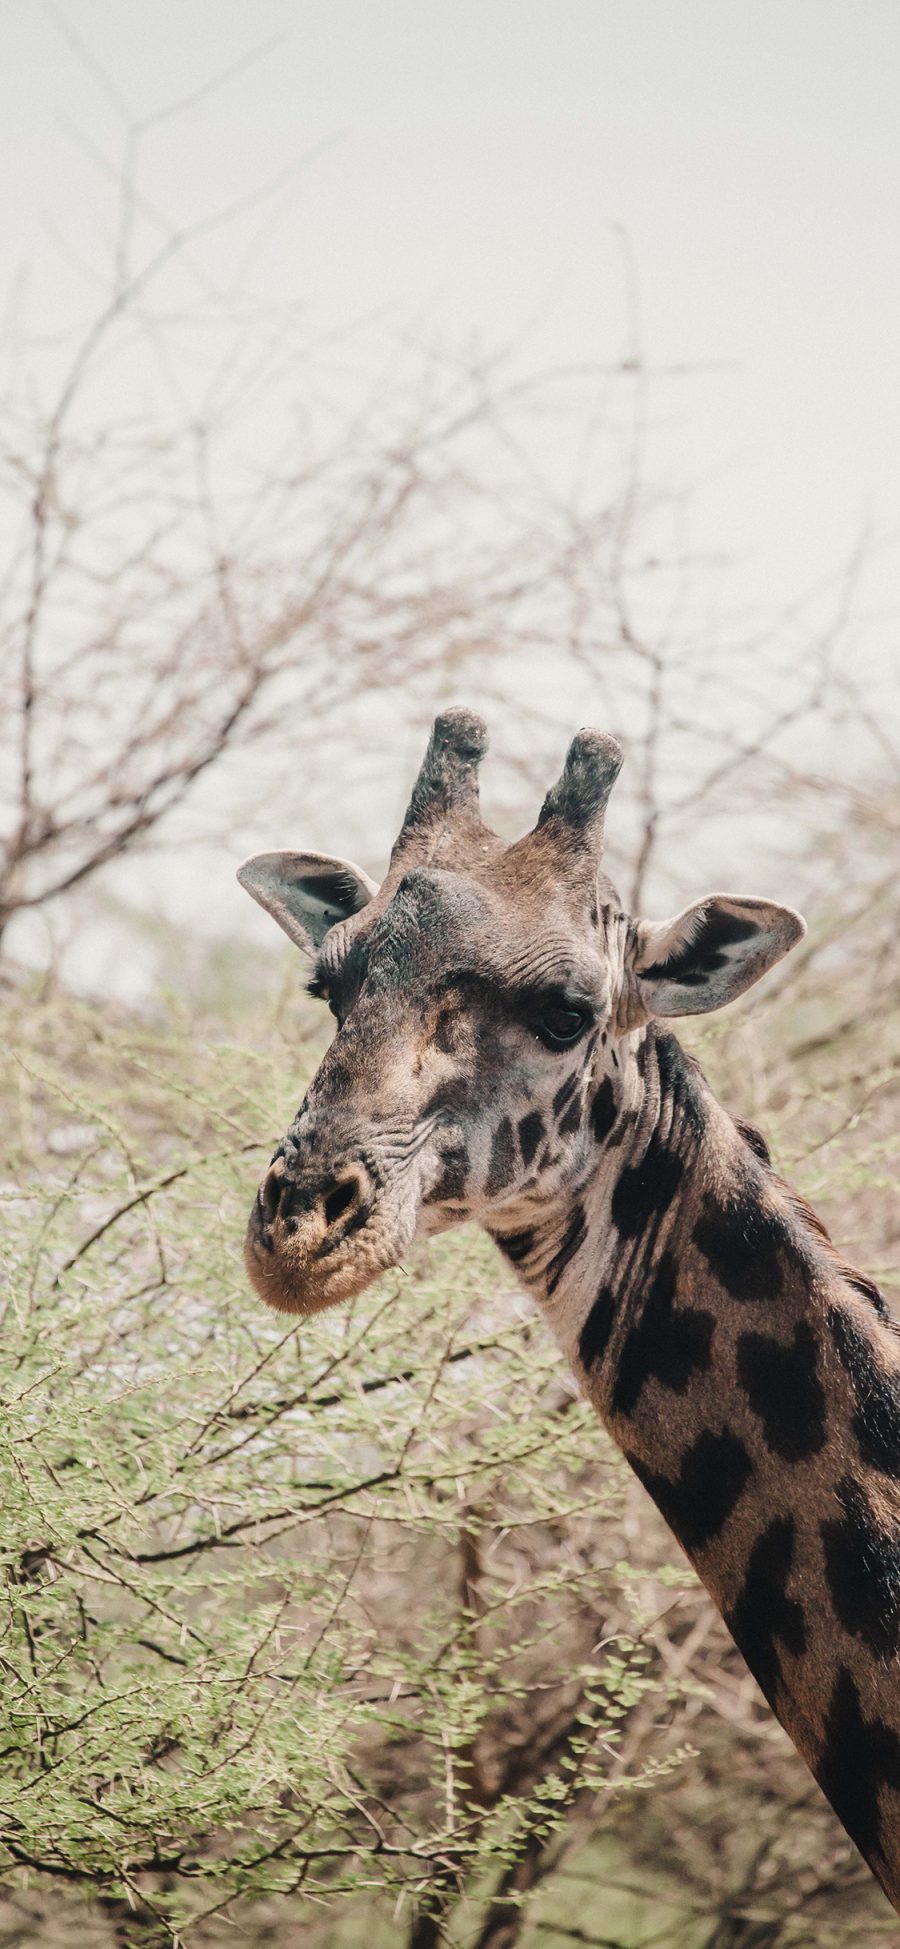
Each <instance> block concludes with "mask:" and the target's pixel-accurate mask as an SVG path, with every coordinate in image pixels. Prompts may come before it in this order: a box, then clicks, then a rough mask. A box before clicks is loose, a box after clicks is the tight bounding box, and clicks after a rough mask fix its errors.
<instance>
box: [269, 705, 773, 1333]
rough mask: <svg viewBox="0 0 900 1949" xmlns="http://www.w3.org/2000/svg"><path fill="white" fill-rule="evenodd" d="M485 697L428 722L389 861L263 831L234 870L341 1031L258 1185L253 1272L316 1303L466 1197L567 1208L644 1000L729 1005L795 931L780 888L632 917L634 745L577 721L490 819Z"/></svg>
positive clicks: (521, 1215)
mask: <svg viewBox="0 0 900 1949" xmlns="http://www.w3.org/2000/svg"><path fill="white" fill-rule="evenodd" d="M486 742H487V740H486V735H485V729H484V725H483V724H482V722H481V720H480V718H478V717H476V716H474V715H473V714H472V713H471V712H468V711H463V710H453V711H447V712H446V713H445V714H444V715H443V716H441V717H439V718H438V719H437V720H436V722H435V725H434V728H433V731H432V734H431V740H430V743H429V745H428V750H427V752H426V755H425V759H424V762H423V764H422V768H421V771H420V772H419V776H418V778H417V780H416V783H415V786H414V788H413V793H412V798H411V800H410V804H409V808H408V810H407V813H406V817H405V819H404V822H403V826H402V828H401V831H400V834H399V837H398V839H397V841H396V843H395V845H394V848H393V851H392V854H391V861H390V867H389V870H388V873H387V875H386V878H385V879H384V881H383V882H382V884H381V886H380V887H379V886H376V885H375V884H374V882H373V881H372V880H370V879H369V878H368V877H367V875H366V874H365V873H362V872H361V871H360V870H359V868H358V867H356V866H353V865H351V864H350V863H349V862H348V861H345V860H338V859H331V858H327V857H325V856H324V855H322V854H318V853H261V854H258V855H256V856H255V857H254V858H252V859H249V860H247V861H246V862H245V864H244V865H243V866H242V867H241V868H240V870H239V874H238V878H239V879H240V881H241V883H242V885H243V886H245V887H246V888H247V890H248V892H249V893H251V894H252V895H253V897H254V899H256V900H258V901H259V903H260V905H261V906H263V907H265V908H266V909H267V910H268V912H269V913H271V914H272V916H273V918H274V919H275V920H277V921H278V923H279V925H280V926H281V927H283V928H284V930H285V932H286V933H287V934H289V935H290V937H291V939H292V940H293V941H294V942H295V943H296V944H297V946H298V947H299V948H300V949H301V950H302V951H303V952H304V953H305V954H307V955H308V956H310V957H311V958H312V960H313V969H312V979H311V981H310V984H309V985H310V989H311V991H312V993H313V994H315V995H318V996H321V997H322V999H323V1000H324V1001H326V1002H327V1003H328V1006H329V1007H330V1009H331V1012H332V1014H333V1015H334V1017H335V1020H336V1022H337V1025H338V1026H337V1033H336V1035H335V1037H334V1041H333V1042H332V1044H331V1046H330V1048H329V1050H328V1052H327V1054H326V1056H325V1058H324V1060H323V1062H322V1063H321V1065H320V1067H319V1069H318V1071H317V1073H316V1075H315V1076H314V1078H313V1080H312V1082H311V1084H310V1087H309V1089H308V1091H307V1093H306V1096H305V1098H304V1100H303V1103H302V1104H301V1106H300V1109H299V1110H298V1112H297V1115H296V1117H295V1119H294V1122H293V1123H292V1124H291V1127H290V1130H289V1131H288V1133H287V1135H286V1136H285V1137H284V1139H283V1141H282V1142H281V1143H280V1144H279V1145H278V1148H277V1150H276V1152H275V1155H274V1158H273V1160H272V1163H271V1165H270V1167H269V1169H268V1171H267V1173H266V1175H265V1178H264V1179H263V1182H262V1185H261V1186H260V1190H259V1194H258V1197H257V1199H256V1203H255V1205H254V1208H253V1212H252V1215H251V1218H250V1224H249V1227H248V1232H247V1245H246V1255H247V1266H248V1270H249V1273H250V1277H251V1279H252V1281H253V1283H254V1285H255V1286H256V1288H257V1290H258V1292H259V1293H260V1294H261V1295H262V1297H263V1298H264V1299H265V1300H267V1301H268V1302H269V1304H270V1305H272V1306H275V1307H277V1308H279V1309H280V1310H282V1311H285V1312H297V1313H311V1312H315V1311H317V1310H318V1309H319V1308H321V1307H323V1306H328V1305H331V1304H332V1303H333V1302H335V1301H337V1300H341V1299H346V1298H349V1297H350V1296H351V1295H352V1294H354V1293H357V1292H359V1291H361V1290H362V1289H363V1287H365V1286H366V1285H368V1284H369V1282H370V1281H371V1280H372V1279H373V1278H374V1277H375V1276H376V1275H377V1274H378V1273H379V1272H382V1271H384V1270H385V1269H386V1268H387V1267H389V1266H393V1265H396V1264H397V1263H398V1262H399V1261H400V1260H401V1258H402V1257H403V1254H404V1253H405V1251H406V1250H407V1248H408V1246H409V1244H410V1243H411V1241H412V1239H413V1237H414V1236H415V1235H416V1234H417V1233H418V1234H423V1233H429V1232H435V1231H439V1230H443V1229H445V1228H446V1227H447V1226H450V1225H453V1224H456V1223H458V1222H459V1221H460V1220H462V1219H466V1218H474V1219H476V1220H478V1221H479V1222H480V1223H482V1224H483V1225H484V1226H486V1227H487V1228H488V1229H489V1230H490V1231H492V1232H494V1233H497V1234H498V1235H500V1236H502V1237H505V1238H506V1239H507V1241H508V1243H509V1245H510V1249H513V1247H512V1241H513V1239H514V1238H515V1236H516V1235H517V1233H518V1232H519V1231H520V1229H521V1228H523V1227H526V1226H528V1225H533V1224H534V1223H535V1222H536V1220H537V1219H539V1217H540V1216H541V1214H542V1213H547V1212H549V1213H551V1214H552V1213H553V1211H554V1210H556V1211H559V1212H562V1211H564V1210H565V1207H566V1203H567V1202H568V1201H570V1200H572V1199H573V1197H574V1194H575V1192H576V1191H577V1190H578V1188H579V1187H580V1186H581V1185H583V1184H584V1183H585V1181H586V1179H587V1177H588V1176H590V1175H591V1174H592V1173H593V1172H594V1171H595V1170H596V1169H597V1165H598V1146H599V1147H600V1149H601V1150H602V1149H603V1147H605V1146H607V1145H609V1146H612V1145H613V1144H614V1143H615V1141H616V1131H617V1129H618V1130H621V1127H622V1120H623V1118H624V1119H627V1117H628V1114H629V1111H630V1109H631V1108H632V1105H633V1104H634V1103H635V1102H636V1101H637V1099H638V1097H639V1095H640V1089H641V1079H640V1046H641V1042H642V1040H643V1035H644V1030H645V1028H646V1025H647V1023H648V1022H649V1021H651V1020H652V1019H653V1018H654V1017H669V1016H677V1015H685V1014H696V1013H699V1012H702V1011H705V1010H708V1009H713V1008H720V1007H721V1006H722V1005H723V1004H724V1003H725V1002H728V1001H730V1000H731V999H732V998H733V997H734V996H735V995H739V994H740V993H742V991H743V990H744V989H745V988H748V987H749V986H750V985H751V983H752V982H754V981H756V980H757V979H758V977H759V976H760V975H762V974H763V973H765V971H766V969H767V968H770V967H771V966H772V965H773V963H774V962H776V961H777V960H779V959H780V957H781V956H782V955H783V954H784V953H786V952H787V950H788V948H790V947H792V946H793V945H794V943H795V942H796V941H797V940H799V938H800V936H801V935H802V933H803V922H802V921H801V920H800V918H799V916H798V915H797V914H795V913H793V912H792V911H791V910H790V909H789V908H785V907H779V906H775V905H773V904H772V903H771V902H770V901H765V900H759V899H755V898H749V897H737V896H725V895H720V894H715V895H711V896H709V897H708V898H707V899H705V900H700V901H698V902H697V903H696V904H695V905H693V906H691V907H689V908H687V909H686V910H685V912H684V913H681V914H679V915H678V916H677V917H676V918H675V919H673V920H670V921H662V922H652V921H643V920H635V919H633V918H631V917H630V916H629V915H628V914H626V913H624V912H623V910H622V905H621V902H620V900H619V898H618V895H617V894H616V891H615V888H614V887H613V885H612V883H611V881H610V880H609V879H608V878H607V877H606V875H605V873H604V872H603V870H602V863H601V860H602V850H603V824H604V817H605V812H606V804H607V800H608V797H609V793H610V791H611V788H612V786H613V784H614V783H615V779H616V777H617V774H618V771H619V767H620V765H621V762H622V756H621V751H620V749H619V746H618V745H617V744H616V742H615V740H614V739H613V738H610V737H607V736H605V735H604V734H603V733H601V732H599V731H591V730H586V731H580V732H579V733H578V735H577V736H576V737H575V738H574V740H573V742H572V744H571V746H570V748H569V752H568V756H567V758H566V762H565V765H564V767H563V771H562V774H561V777H560V778H559V780H558V782H557V784H556V785H554V787H553V788H552V790H551V791H550V792H548V794H547V797H546V798H545V800H544V803H543V806H542V807H541V811H540V815H539V817H538V821H537V824H536V825H535V827H534V829H533V831H531V832H529V833H528V834H527V835H526V836H525V837H524V838H523V839H520V840H517V841H516V842H515V843H513V844H512V845H506V844H505V843H504V842H502V841H501V840H500V839H499V838H498V837H497V836H496V834H494V833H492V832H491V831H489V829H488V828H487V827H486V826H485V825H484V824H483V823H482V820H481V816H480V813H479V809H478V792H477V782H476V773H477V767H478V764H479V761H480V759H481V757H482V756H483V753H484V751H485V748H486Z"/></svg>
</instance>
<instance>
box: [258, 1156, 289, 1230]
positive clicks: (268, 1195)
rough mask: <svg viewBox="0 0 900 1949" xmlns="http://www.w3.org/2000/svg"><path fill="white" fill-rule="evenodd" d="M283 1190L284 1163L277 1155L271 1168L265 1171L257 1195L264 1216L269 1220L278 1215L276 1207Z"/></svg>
mask: <svg viewBox="0 0 900 1949" xmlns="http://www.w3.org/2000/svg"><path fill="white" fill-rule="evenodd" d="M283 1190H284V1163H283V1160H282V1159H281V1158H280V1157H279V1158H278V1159H277V1160H276V1162H275V1163H274V1164H273V1165H272V1168H271V1170H270V1171H267V1172H266V1175H265V1177H264V1178H263V1181H262V1184H261V1185H260V1188H259V1195H260V1200H261V1203H262V1207H263V1210H264V1211H265V1214H266V1217H267V1218H268V1219H269V1220H270V1221H271V1219H273V1218H277V1216H278V1207H279V1205H280V1203H281V1193H282V1191H283Z"/></svg>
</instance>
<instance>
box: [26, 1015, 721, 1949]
mask: <svg viewBox="0 0 900 1949" xmlns="http://www.w3.org/2000/svg"><path fill="white" fill-rule="evenodd" d="M283 1012H284V1011H283V1010H282V1013H283ZM6 1014H7V1019H6V1022H5V1027H4V1044H5V1048H6V1050H7V1052H8V1061H7V1064H6V1085H5V1091H4V1099H3V1101H4V1118H3V1153H4V1154H3V1160H2V1164H0V1173H2V1177H3V1179H4V1180H5V1182H4V1185H3V1190H2V1197H3V1210H4V1233H5V1242H4V1248H3V1252H4V1283H5V1293H4V1300H3V1323H4V1365H3V1387H2V1392H3V1420H2V1431H0V1457H2V1460H0V1470H2V1495H3V1504H4V1511H5V1523H4V1535H3V1551H2V1556H3V1596H2V1624H0V1659H2V1664H3V1671H4V1686H3V1691H2V1706H0V1712H2V1727H0V1749H2V1755H3V1765H2V1782H0V1849H2V1852H0V1872H5V1874H6V1876H7V1878H9V1877H10V1876H12V1877H13V1878H14V1879H16V1878H18V1879H21V1876H22V1872H23V1870H26V1869H29V1870H31V1871H32V1873H36V1874H38V1875H39V1876H43V1877H46V1878H56V1879H57V1880H60V1881H62V1882H65V1883H69V1882H71V1883H74V1884H76V1885H80V1884H83V1885H84V1886H85V1887H89V1888H91V1889H92V1890H93V1891H95V1892H96V1891H97V1890H101V1891H106V1893H107V1895H108V1896H109V1898H110V1899H116V1898H124V1899H129V1900H130V1901H131V1902H132V1903H134V1904H135V1905H136V1912H137V1913H138V1914H139V1915H141V1916H143V1917H144V1918H145V1920H146V1919H147V1918H150V1920H151V1922H152V1926H153V1928H155V1930H156V1932H157V1935H158V1938H159V1940H161V1941H162V1940H166V1939H172V1940H175V1939H179V1938H180V1937H181V1936H182V1935H183V1934H185V1933H186V1935H187V1937H188V1939H191V1937H192V1933H193V1931H194V1930H195V1929H196V1928H197V1927H198V1926H199V1923H200V1918H202V1917H204V1916H206V1917H209V1916H210V1914H212V1913H216V1912H218V1911H220V1910H222V1909H225V1908H227V1907H228V1906H229V1905H230V1904H233V1903H234V1902H235V1900H236V1899H237V1898H239V1897H241V1898H250V1897H253V1898H256V1899H260V1898H262V1897H265V1896H266V1895H271V1894H278V1895H283V1894H285V1893H287V1892H288V1891H298V1890H300V1891H302V1894H303V1897H304V1898H305V1900H306V1902H307V1903H309V1904H310V1905H312V1906H311V1908H310V1912H311V1913H313V1914H315V1913H317V1912H318V1909H317V1906H316V1905H317V1904H319V1903H321V1902H326V1903H334V1902H336V1901H338V1898H339V1897H342V1896H344V1897H346V1896H347V1895H349V1894H351V1893H353V1892H356V1891H366V1890H378V1889H382V1890H384V1891H386V1892H387V1893H388V1894H389V1895H390V1897H391V1900H392V1901H393V1902H397V1901H399V1902H400V1908H399V1909H398V1910H397V1913H398V1914H400V1913H402V1912H404V1911H403V1905H404V1903H406V1904H407V1910H406V1912H407V1913H408V1912H409V1904H410V1903H411V1901H412V1898H413V1896H414V1895H415V1894H416V1893H417V1891H419V1892H420V1891H422V1890H423V1889H425V1890H428V1889H429V1888H433V1889H435V1890H438V1891H440V1890H441V1889H445V1888H446V1887H447V1886H449V1885H451V1884H452V1885H454V1886H461V1885H462V1884H463V1883H465V1882H466V1881H471V1880H472V1878H473V1877H475V1878H477V1877H478V1876H479V1875H483V1874H484V1873H485V1871H486V1870H487V1869H488V1868H490V1870H491V1872H493V1873H496V1872H498V1871H499V1870H501V1869H502V1868H503V1866H504V1864H513V1863H514V1862H515V1861H516V1859H517V1858H518V1854H519V1852H520V1851H521V1848H522V1845H523V1842H524V1841H525V1840H526V1839H528V1840H530V1841H531V1842H532V1843H533V1842H534V1841H535V1840H537V1841H539V1842H542V1843H543V1842H545V1841H547V1840H549V1839H550V1838H551V1837H552V1835H553V1834H554V1833H555V1832H557V1831H558V1830H559V1829H560V1828H561V1827H562V1826H563V1824H564V1823H565V1821H566V1818H567V1814H568V1812H569V1811H570V1810H571V1809H572V1807H573V1806H574V1805H576V1804H578V1803H579V1802H580V1801H581V1800H583V1798H584V1797H585V1796H593V1795H596V1794H608V1793H609V1792H610V1790H611V1789H612V1787H613V1786H616V1787H618V1788H619V1789H620V1790H624V1789H625V1788H627V1787H633V1786H635V1785H640V1784H642V1783H646V1782H648V1781H649V1780H651V1779H652V1778H655V1777H657V1776H658V1774H659V1771H660V1768H661V1767H663V1768H664V1767H666V1766H668V1765H670V1764H672V1763H673V1761H674V1758H675V1757H677V1755H675V1754H673V1753H672V1752H670V1753H669V1755H668V1757H666V1755H665V1752H664V1750H663V1751H662V1752H656V1753H654V1754H650V1753H649V1752H648V1753H646V1754H643V1753H641V1752H640V1751H635V1750H632V1749H631V1748H626V1746H625V1745H624V1744H623V1727H624V1726H626V1725H627V1724H628V1722H629V1718H630V1716H633V1714H634V1712H635V1711H636V1710H641V1711H642V1712H643V1713H644V1715H645V1718H646V1720H647V1722H648V1724H653V1723H654V1722H655V1721H657V1720H662V1721H663V1722H665V1721H666V1720H667V1718H668V1717H669V1716H670V1709H669V1700H670V1698H672V1697H674V1695H675V1694H676V1693H677V1691H678V1689H679V1684H678V1681H677V1680H676V1679H674V1678H673V1679H671V1680H669V1679H666V1677H665V1675H664V1673H663V1671H662V1669H661V1668H660V1666H659V1661H658V1658H657V1656H656V1652H655V1650H654V1648H653V1645H652V1641H651V1639H650V1638H648V1637H647V1627H648V1624H649V1622H650V1619H649V1618H648V1615H647V1611H646V1600H645V1597H642V1594H641V1587H640V1585H639V1583H638V1581H637V1579H636V1578H632V1577H631V1576H630V1574H629V1569H628V1566H627V1565H625V1564H623V1563H622V1561H621V1554H622V1545H621V1512H622V1498H623V1493H624V1478H623V1470H622V1466H621V1464H620V1463H619V1461H618V1459H617V1458H616V1457H615V1456H614V1455H613V1453H612V1451H611V1450H610V1449H609V1448H608V1446H607V1445H606V1443H605V1442H604V1440H603V1438H602V1436H601V1435H600V1432H599V1430H598V1429H597V1426H596V1423H595V1421H594V1419H593V1417H592V1416H591V1415H590V1414H589V1411H588V1409H587V1408H586V1407H585V1406H584V1405H583V1404H582V1403H581V1402H580V1401H579V1400H578V1399H577V1398H576V1395H575V1392H574V1388H572V1387H571V1386H570V1385H569V1383H568V1382H567V1381H566V1380H565V1379H564V1378H563V1376H562V1375H561V1373H560V1367H559V1360H558V1355H557V1353H556V1351H555V1350H554V1348H553V1346H552V1345H551V1343H550V1341H549V1337H548V1336H546V1335H545V1333H544V1332H543V1329H542V1328H541V1327H540V1326H539V1324H538V1323H537V1321H536V1320H535V1319H534V1318H533V1316H532V1313H531V1310H530V1308H529V1307H528V1305H527V1303H526V1302H525V1301H524V1299H522V1297H521V1296H519V1295H515V1294H512V1293H510V1292H509V1290H508V1274H506V1273H505V1271H504V1268H503V1267H502V1265H501V1262H500V1260H499V1258H498V1257H497V1256H496V1255H495V1254H494V1251H493V1248H492V1247H491V1246H490V1245H489V1244H488V1242H487V1241H486V1240H485V1239H484V1238H483V1237H481V1236H480V1235H476V1234H474V1233H467V1232H464V1233H460V1234H457V1235H454V1236H452V1237H450V1238H447V1239H444V1240H441V1241H439V1242H438V1243H437V1244H436V1245H434V1246H432V1247H431V1248H430V1249H429V1251H428V1254H427V1257H422V1258H420V1259H417V1260H416V1261H415V1262H414V1263H413V1264H412V1265H411V1266H410V1267H409V1269H408V1270H407V1271H406V1272H405V1273H403V1274H399V1273H398V1274H391V1275H389V1276H388V1277H386V1278H385V1279H384V1280H382V1281H381V1283H380V1285H379V1286H378V1287H377V1288H376V1289H374V1290H373V1291H372V1292H370V1293H368V1294H367V1295H366V1296H365V1297H364V1298H363V1299H361V1300H359V1301H357V1302H355V1303H354V1304H352V1305H350V1306H346V1307H343V1308H340V1309H338V1310H336V1311H335V1312H334V1313H333V1314H326V1315H324V1316H322V1317H321V1318H320V1319H318V1320H316V1321H315V1322H301V1323H295V1322H291V1321H290V1320H287V1319H283V1318H281V1317H278V1316H276V1315H273V1314H269V1313H267V1312H266V1311H265V1309H264V1308H262V1307H261V1306H260V1304H259V1302H258V1301H257V1300H255V1299H254V1298H253V1297H252V1296H251V1294H250V1292H249V1290H248V1284H247V1280H246V1277H245V1274H244V1271H243V1267H242V1261H241V1238H242V1233H243V1228H244V1223H245V1219H246V1214H247V1210H248V1206H249V1202H250V1200H251V1198H252V1194H253V1189H254V1187H255V1183H256V1180H257V1178H258V1176H259V1174H260V1171H261V1168H262V1166H263V1164H264V1162H265V1160H266V1157H267V1155H268V1151H269V1148H270V1146H271V1141H272V1139H273V1138H274V1137H275V1136H276V1135H277V1133H279V1132H280V1131H281V1129H282V1128H283V1127H285V1125H286V1124H287V1122H288V1121H289V1119H290V1116H291V1114H292V1112H293V1109H294V1108H295V1106H296V1102H297V1100H298V1096H299V1094H300V1092H301V1089H302V1085H303V1079H304V1076H305V1074H306V1073H307V1072H308V1070H309V1068H310V1067H311V1066H312V1064H313V1063H314V1061H315V1059H316V1050H317V1043H316V1037H317V1035H318V1033H319V1030H318V1023H316V1026H315V1029H312V1028H311V1027H310V1025H309V1024H308V1023H307V1021H306V1019H305V1018H303V1017H301V1018H300V1020H299V1022H294V1023H292V1024H291V1025H290V1027H289V1030H287V1031H286V1030H285V1029H284V1028H283V1026H281V1025H279V1023H278V1021H277V1020H275V1021H272V1022H267V1023H266V1024H264V1025H263V1030H262V1034H263V1035H264V1037H265V1041H266V1043H267V1045H268V1048H267V1052H266V1053H260V1050H259V1049H258V1048H247V1047H243V1046H241V1045H240V1044H239V1043H238V1042H228V1041H218V1042H216V1043H215V1044H204V1042H203V1041H202V1040H201V1039H198V1037H197V1036H196V1034H195V1032H194V1031H193V1029H192V1027H191V1025H190V1024H189V1023H179V1021H178V1020H177V1015H173V1016H172V1017H170V1018H169V1019H168V1020H167V1021H165V1022H158V1023H155V1024H153V1025H149V1026H148V1025H146V1024H140V1023H135V1022H132V1021H130V1020H128V1019H119V1020H110V1019H109V1016H108V1015H107V1014H106V1013H105V1012H104V1011H101V1010H100V1009H97V1008H92V1007H89V1006H88V1005H80V1004H76V1003H73V1002H71V1001H64V1000H61V999H59V998H52V997H51V998H49V999H45V1000H43V1001H41V1000H35V998H34V997H31V996H18V997H14V999H13V1001H12V1003H11V1004H10V1006H9V1007H8V1009H7V1012H6ZM588 1424H589V1426H588ZM673 1580H674V1581H675V1582H676V1583H678V1582H681V1581H683V1580H684V1573H682V1572H679V1573H677V1574H676V1573H674V1572H673ZM663 1602H664V1603H668V1602H671V1593H668V1594H665V1593H664V1594H663ZM669 1744H670V1747H671V1746H673V1745H674V1741H673V1740H671V1739H670V1742H669ZM154 1939H155V1938H154Z"/></svg>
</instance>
